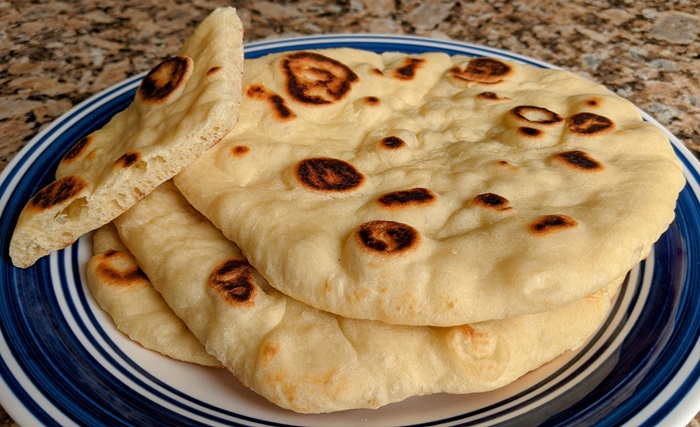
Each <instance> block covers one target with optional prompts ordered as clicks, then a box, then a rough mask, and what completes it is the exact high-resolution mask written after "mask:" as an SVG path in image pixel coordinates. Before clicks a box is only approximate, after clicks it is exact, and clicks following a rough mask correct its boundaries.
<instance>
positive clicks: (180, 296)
mask: <svg viewBox="0 0 700 427" xmlns="http://www.w3.org/2000/svg"><path fill="white" fill-rule="evenodd" d="M114 223H115V225H116V227H117V230H118V232H119V235H120V237H121V239H122V241H123V242H124V244H125V245H126V246H127V248H129V250H130V251H131V253H132V254H133V255H134V257H135V258H136V259H137V261H138V263H139V265H140V266H141V268H143V270H144V271H145V272H146V274H147V275H148V276H149V277H150V279H151V281H152V283H153V286H154V287H155V288H156V289H157V290H158V291H159V292H160V293H161V295H163V298H164V299H165V301H166V302H167V303H168V305H170V306H171V307H172V308H173V311H174V312H175V313H176V314H177V315H178V316H179V317H180V318H182V319H183V320H184V321H185V323H186V324H187V326H188V327H189V328H190V330H191V331H192V332H193V333H194V334H195V335H196V336H197V337H198V338H199V339H200V341H201V342H202V343H204V344H205V345H206V347H207V349H208V351H209V352H210V354H212V355H214V356H216V358H217V359H219V360H220V361H221V362H222V364H223V365H224V366H225V367H226V368H227V369H228V370H229V371H231V372H232V373H233V374H234V376H235V377H237V378H238V379H239V380H240V381H241V382H242V383H243V384H244V385H245V386H247V387H249V388H251V389H252V390H253V391H255V392H257V393H258V394H260V395H262V396H263V397H265V398H267V399H268V400H270V401H271V402H273V403H275V404H277V405H278V406H280V407H283V408H287V409H291V410H293V411H296V412H300V413H323V412H333V411H340V410H346V409H358V408H377V407H380V406H383V405H386V404H389V403H392V402H398V401H401V400H403V399H406V398H408V397H411V396H420V395H427V394H433V393H440V392H445V393H459V394H464V393H473V392H483V391H489V390H494V389H496V388H499V387H502V386H504V385H506V384H509V383H511V382H513V381H515V380H516V379H518V378H519V377H520V376H522V375H524V374H526V373H527V372H529V371H531V370H533V369H536V368H538V367H540V366H542V365H543V364H545V363H547V362H549V361H550V360H552V359H554V358H555V357H557V356H559V355H561V354H562V353H564V352H566V351H567V350H573V349H576V348H579V347H580V346H581V345H583V344H584V343H585V342H586V340H588V339H589V338H590V337H591V336H592V335H593V334H594V333H595V331H597V330H598V328H599V327H600V325H601V324H602V322H603V321H604V319H605V318H606V316H607V314H608V312H609V308H610V305H611V301H612V298H613V297H614V295H615V293H616V291H617V289H618V287H619V285H620V282H621V280H622V279H623V278H619V279H617V280H616V281H614V282H613V283H611V284H610V285H609V286H607V287H605V288H604V289H603V290H601V291H599V292H598V293H596V294H593V295H589V296H588V297H586V298H583V299H581V300H579V301H575V302H573V303H571V304H569V305H566V306H563V307H559V308H558V309H556V310H553V311H548V312H543V313H537V314H531V315H526V316H519V317H512V318H508V319H504V320H498V321H487V322H482V323H477V324H470V325H460V326H455V327H446V328H445V327H442V328H440V327H427V326H399V325H389V324H386V323H382V322H377V321H368V320H356V319H348V318H343V317H341V316H337V315H333V314H331V313H328V312H325V311H322V310H318V309H315V308H312V307H310V306H308V305H306V304H303V303H301V302H299V301H296V300H294V299H292V298H290V297H288V296H286V295H284V294H282V293H281V292H279V291H277V290H275V289H274V288H272V287H271V286H270V285H269V284H268V283H267V282H266V281H265V280H264V279H263V277H262V276H260V275H259V274H258V273H257V272H256V271H255V269H254V268H253V267H252V266H250V264H248V263H247V261H246V260H245V258H244V257H243V254H242V253H241V251H240V249H239V248H238V247H237V246H236V245H235V244H234V243H233V242H231V241H229V240H227V239H226V238H225V237H224V236H223V234H221V232H220V231H219V230H218V229H217V228H216V227H215V226H214V225H213V224H212V223H210V222H209V221H207V220H206V219H205V218H204V217H202V216H201V214H199V213H198V212H197V211H196V210H195V209H194V208H192V207H191V206H190V205H189V204H188V202H187V201H186V200H185V199H184V197H182V195H180V194H179V192H178V191H177V189H176V188H175V187H174V186H173V185H171V184H170V182H166V183H164V184H163V185H162V186H161V187H159V188H158V189H156V190H155V191H154V192H153V193H152V194H150V195H149V196H148V197H146V198H145V199H144V200H142V201H141V202H139V203H138V204H137V205H136V206H134V207H133V208H132V209H130V210H129V211H128V212H126V213H125V214H124V215H121V216H120V217H119V218H117V219H116V220H115V222H114Z"/></svg>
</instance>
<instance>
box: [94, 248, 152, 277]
mask: <svg viewBox="0 0 700 427" xmlns="http://www.w3.org/2000/svg"><path fill="white" fill-rule="evenodd" d="M96 260H97V266H96V267H95V273H96V274H97V276H98V277H99V278H100V280H102V281H103V282H104V283H107V284H109V285H114V286H136V285H146V284H148V277H146V274H145V273H144V272H143V270H141V267H139V266H138V264H137V263H136V260H135V259H134V257H133V256H132V255H131V254H129V253H126V252H123V251H117V250H114V249H110V250H107V251H105V252H103V253H102V254H99V255H97V258H96ZM117 264H121V265H119V266H118V265H117Z"/></svg>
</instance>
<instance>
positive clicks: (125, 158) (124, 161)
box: [114, 151, 141, 168]
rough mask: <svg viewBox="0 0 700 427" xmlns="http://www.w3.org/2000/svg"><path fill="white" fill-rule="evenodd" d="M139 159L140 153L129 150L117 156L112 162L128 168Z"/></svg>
mask: <svg viewBox="0 0 700 427" xmlns="http://www.w3.org/2000/svg"><path fill="white" fill-rule="evenodd" d="M139 159H141V155H140V154H139V153H138V152H136V151H131V152H128V153H124V154H123V155H122V156H121V157H120V158H118V159H117V160H116V161H115V162H114V164H115V165H117V166H121V167H123V168H128V167H131V166H134V165H135V164H136V163H137V162H138V161H139Z"/></svg>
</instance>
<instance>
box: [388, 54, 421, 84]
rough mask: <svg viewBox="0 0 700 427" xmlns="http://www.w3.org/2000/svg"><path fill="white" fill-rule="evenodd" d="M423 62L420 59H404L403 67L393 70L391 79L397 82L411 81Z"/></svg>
mask: <svg viewBox="0 0 700 427" xmlns="http://www.w3.org/2000/svg"><path fill="white" fill-rule="evenodd" d="M424 62H425V59H421V58H404V60H403V65H401V66H400V67H399V68H396V69H395V70H394V72H393V77H394V78H395V79H399V80H413V78H414V77H415V76H416V71H417V70H418V69H419V68H420V67H421V66H422V65H423V63H424Z"/></svg>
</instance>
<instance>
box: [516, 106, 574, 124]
mask: <svg viewBox="0 0 700 427" xmlns="http://www.w3.org/2000/svg"><path fill="white" fill-rule="evenodd" d="M510 113H511V114H512V115H513V116H515V118H517V119H518V120H520V121H525V122H529V123H538V124H541V125H552V124H555V123H559V122H561V121H562V120H564V119H562V118H561V116H560V115H559V114H557V113H555V112H554V111H551V110H548V109H546V108H543V107H536V106H534V105H519V106H517V107H515V108H513V109H511V110H510Z"/></svg>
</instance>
